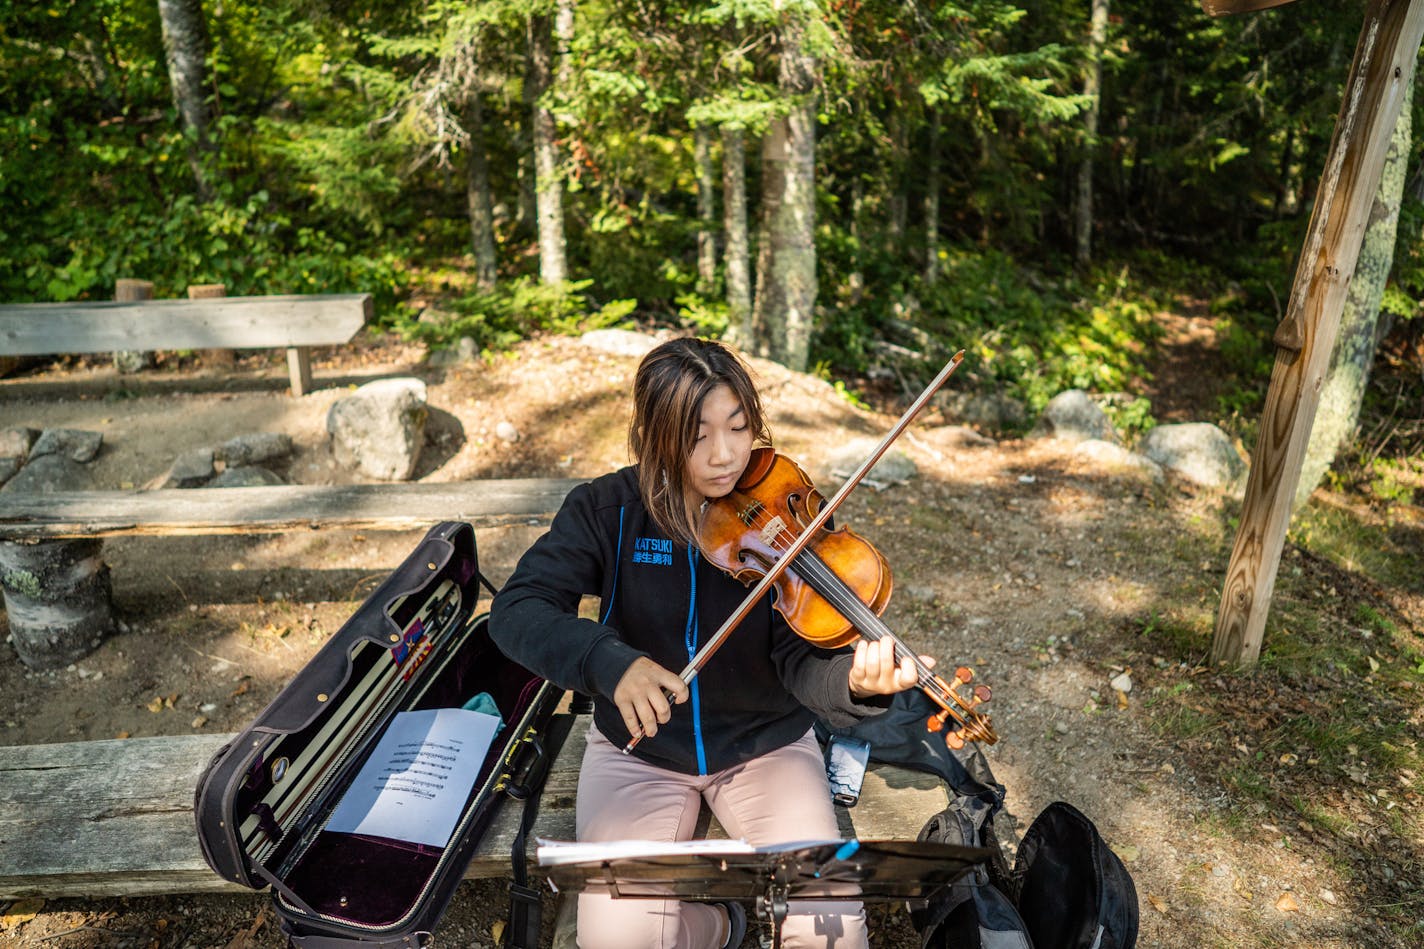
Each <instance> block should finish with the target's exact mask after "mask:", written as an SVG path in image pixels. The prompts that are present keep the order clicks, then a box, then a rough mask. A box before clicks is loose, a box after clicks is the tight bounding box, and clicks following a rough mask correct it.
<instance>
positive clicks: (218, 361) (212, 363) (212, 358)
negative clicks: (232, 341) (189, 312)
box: [188, 283, 237, 369]
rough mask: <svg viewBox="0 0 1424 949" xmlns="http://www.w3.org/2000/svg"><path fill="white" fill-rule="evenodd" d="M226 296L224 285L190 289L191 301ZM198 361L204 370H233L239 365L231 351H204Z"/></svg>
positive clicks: (204, 285)
mask: <svg viewBox="0 0 1424 949" xmlns="http://www.w3.org/2000/svg"><path fill="white" fill-rule="evenodd" d="M225 296H227V285H226V284H222V283H195V284H192V285H190V286H189V287H188V299H189V300H211V299H213V298H215V297H225ZM198 361H199V363H200V364H201V365H202V366H203V367H204V368H212V369H231V368H232V367H233V366H234V365H236V363H237V356H236V353H234V352H233V350H231V349H204V350H203V351H202V352H200V353H199V354H198Z"/></svg>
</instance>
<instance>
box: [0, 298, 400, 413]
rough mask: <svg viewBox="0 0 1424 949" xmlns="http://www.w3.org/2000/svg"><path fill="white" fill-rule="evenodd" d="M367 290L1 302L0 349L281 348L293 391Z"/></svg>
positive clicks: (346, 338) (306, 384) (340, 335)
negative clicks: (316, 348) (316, 352)
mask: <svg viewBox="0 0 1424 949" xmlns="http://www.w3.org/2000/svg"><path fill="white" fill-rule="evenodd" d="M372 314H373V305H372V302H371V295H370V294H369V293H352V294H326V295H306V296H263V297H211V298H205V299H192V300H140V301H125V302H95V303H21V304H9V305H3V306H0V356H47V355H56V354H61V353H104V352H118V351H124V350H156V349H169V350H172V349H285V350H287V369H288V373H289V375H290V377H291V383H292V394H293V395H305V394H306V393H307V392H310V391H311V386H312V375H311V347H312V346H335V345H340V344H342V343H347V342H350V341H351V338H352V337H353V336H355V335H356V334H357V332H359V331H360V329H361V327H362V326H364V325H365V324H366V321H367V320H369V319H370V318H371V316H372Z"/></svg>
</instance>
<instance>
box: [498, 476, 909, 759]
mask: <svg viewBox="0 0 1424 949" xmlns="http://www.w3.org/2000/svg"><path fill="white" fill-rule="evenodd" d="M746 593H747V588H746V587H744V586H743V585H742V584H741V583H740V582H739V581H737V580H735V579H733V578H732V577H729V576H728V575H727V574H725V573H723V572H722V571H721V570H719V569H718V568H717V567H715V566H714V565H712V564H710V563H708V562H707V561H706V560H704V559H703V558H702V557H701V555H700V554H699V553H698V551H697V550H696V548H689V547H688V546H686V545H684V544H681V543H678V542H677V541H674V540H669V539H668V538H667V537H666V536H665V535H664V534H663V532H662V531H661V530H659V529H658V527H657V525H656V524H654V522H653V519H652V517H651V516H650V515H649V514H648V512H647V510H646V509H645V508H644V506H643V502H642V498H641V496H640V494H639V491H638V478H637V471H636V469H634V468H624V469H622V470H620V471H616V472H613V473H612V474H608V475H604V476H603V477H601V478H599V479H597V480H595V481H592V482H590V483H587V484H581V485H579V486H578V487H576V488H574V489H573V490H572V491H571V492H569V495H568V497H567V498H566V499H565V500H564V504H563V507H562V508H561V509H560V510H559V513H558V514H557V515H556V516H555V517H554V522H553V525H552V526H551V527H550V529H549V532H548V533H547V534H545V535H544V536H543V537H541V538H539V540H538V541H536V542H535V543H534V546H532V547H530V548H529V550H528V551H527V552H526V553H525V554H524V556H523V557H521V558H520V560H519V566H518V567H517V568H516V569H515V571H514V575H513V576H512V577H511V578H510V579H509V582H508V583H506V584H505V586H504V588H503V589H502V590H500V592H499V595H498V596H496V597H495V599H494V605H493V607H492V608H491V612H490V634H491V636H492V637H493V638H494V641H495V643H496V644H497V645H498V646H499V648H500V649H501V650H503V651H504V652H505V654H506V655H508V656H509V657H510V658H512V659H513V660H514V661H516V662H518V663H520V664H521V665H523V666H525V667H526V668H528V669H529V670H530V671H532V672H534V673H536V674H538V675H541V676H543V677H544V678H546V679H548V680H549V681H551V682H553V683H554V684H556V685H559V686H562V687H564V688H568V689H574V690H577V691H579V692H583V693H585V694H587V695H591V696H593V700H594V721H595V722H596V723H597V725H598V728H599V730H600V731H601V732H603V734H604V735H606V736H607V737H608V739H609V740H610V741H612V742H613V743H614V744H616V745H619V746H622V745H625V744H626V743H627V742H628V740H629V734H628V730H627V729H626V728H625V727H624V725H623V718H622V716H621V715H619V714H618V709H617V707H616V706H615V705H614V704H613V700H612V697H613V690H614V688H616V687H617V685H618V682H619V680H620V679H622V677H623V673H624V672H626V671H627V669H628V667H629V666H630V665H632V663H633V661H634V660H635V659H637V658H638V657H639V656H647V657H649V658H651V659H652V660H653V661H654V662H656V663H658V665H660V666H662V667H664V668H665V669H669V670H671V671H672V672H674V673H676V672H681V671H682V669H683V668H684V667H685V666H686V665H687V664H688V662H689V660H691V658H692V656H693V655H694V654H696V652H697V650H698V649H699V648H700V647H701V646H702V644H703V643H705V642H706V641H707V639H708V638H710V637H711V636H712V635H713V634H714V633H715V632H716V631H717V630H718V629H719V628H720V627H721V625H722V621H723V620H724V619H725V618H726V617H727V616H729V615H731V613H732V611H733V610H734V609H736V607H737V606H738V605H739V604H740V603H741V602H742V600H743V599H744V598H745V597H746ZM584 594H590V595H593V596H597V597H599V598H600V601H601V602H600V606H599V610H598V617H599V618H598V620H597V621H595V620H592V619H583V618H580V617H579V615H578V610H579V603H580V600H581V598H582V597H583V595H584ZM770 599H771V598H770V597H767V598H765V599H764V600H763V601H762V602H760V603H758V604H757V605H756V606H755V607H754V608H753V609H752V610H751V612H750V613H749V614H748V615H747V617H746V619H744V620H743V621H742V623H741V624H740V625H739V626H738V627H737V628H736V629H735V630H734V631H733V632H732V634H731V635H730V636H729V637H728V639H727V641H726V642H725V643H723V645H722V647H721V648H720V649H719V650H717V652H716V653H715V654H713V656H712V658H711V659H710V660H708V662H707V664H706V665H705V666H703V668H702V671H701V672H700V673H699V674H698V676H697V677H696V678H695V679H693V681H692V686H691V696H690V698H689V699H688V701H687V702H686V703H684V704H682V705H675V706H673V712H672V720H671V721H669V722H668V723H667V724H665V725H659V726H658V733H657V735H656V736H654V737H652V738H645V739H643V740H642V741H640V742H639V743H638V745H637V747H636V748H635V749H634V751H633V753H634V754H636V755H637V756H638V757H640V758H643V759H644V760H646V761H649V762H652V763H655V764H657V765H659V766H661V767H664V768H668V769H671V770H674V771H681V772H684V773H687V774H708V773H711V772H714V771H721V770H723V769H725V768H728V767H731V766H732V765H736V764H740V763H742V762H744V761H748V760H750V759H752V758H755V757H757V756H759V755H762V754H765V753H766V752H768V751H772V750H774V749H776V748H780V747H782V746H784V745H788V744H790V743H791V742H793V741H795V740H797V739H798V738H800V737H801V736H802V735H804V734H805V733H806V730H807V729H808V728H810V727H811V723H812V721H813V720H814V719H815V717H817V716H819V717H821V718H822V719H824V720H825V721H826V722H827V723H829V724H830V725H831V726H832V727H843V726H846V725H849V724H851V723H852V722H854V721H855V720H856V719H858V718H861V717H863V716H865V715H872V714H876V713H878V712H880V711H883V710H884V708H885V707H886V705H887V704H888V700H889V697H888V696H874V697H872V698H870V699H869V700H868V701H865V702H861V701H857V700H856V699H854V698H853V697H852V696H851V694H850V687H849V684H848V679H849V675H850V664H851V654H850V650H849V649H841V650H836V651H831V650H825V649H821V648H819V647H817V646H814V645H812V644H811V643H809V642H807V641H806V640H804V639H802V638H801V637H799V636H797V635H796V634H795V633H794V632H792V631H791V629H790V627H788V626H787V625H786V622H785V620H784V619H782V617H781V614H780V613H777V612H776V611H774V610H773V609H772V608H771V605H770Z"/></svg>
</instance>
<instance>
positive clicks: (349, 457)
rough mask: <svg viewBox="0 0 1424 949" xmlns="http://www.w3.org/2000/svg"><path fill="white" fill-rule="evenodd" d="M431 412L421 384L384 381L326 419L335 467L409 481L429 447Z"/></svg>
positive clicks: (353, 397) (360, 392)
mask: <svg viewBox="0 0 1424 949" xmlns="http://www.w3.org/2000/svg"><path fill="white" fill-rule="evenodd" d="M428 417H429V410H428V408H427V407H426V401H425V383H424V382H421V381H420V380H419V379H413V378H408V377H407V378H398V379H381V380H378V381H376V382H370V383H367V384H366V385H364V386H362V387H361V388H359V389H357V390H356V391H355V392H353V393H352V394H351V395H348V396H346V397H345V398H343V399H338V400H337V401H336V402H335V403H333V404H332V406H331V409H330V411H328V412H327V415H326V430H327V432H328V433H329V434H330V435H331V451H332V455H333V456H334V457H335V458H336V462H337V464H339V465H342V466H344V467H347V468H352V469H354V470H356V471H359V472H360V473H361V474H363V475H365V476H366V477H368V478H374V479H376V480H378V481H405V480H407V479H409V478H410V476H411V475H412V474H413V473H414V472H415V465H416V462H418V461H419V460H420V449H421V447H422V446H423V445H424V444H425V422H426V419H427V418H428Z"/></svg>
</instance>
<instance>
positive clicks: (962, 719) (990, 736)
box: [924, 666, 999, 751]
mask: <svg viewBox="0 0 1424 949" xmlns="http://www.w3.org/2000/svg"><path fill="white" fill-rule="evenodd" d="M934 679H935V680H936V684H937V685H938V686H939V688H938V689H931V688H928V687H926V688H925V689H924V691H925V694H926V695H928V696H929V697H930V698H931V699H933V700H934V701H935V702H937V703H939V705H940V710H939V711H938V712H936V713H935V714H933V715H931V716H930V717H929V719H928V720H926V722H925V729H926V730H927V731H932V732H937V731H940V730H942V729H943V728H944V724H945V722H947V721H948V720H949V719H950V718H951V717H953V718H954V720H955V721H957V722H959V725H960V727H959V728H958V729H956V730H955V731H952V732H948V733H946V734H945V736H944V743H945V744H946V745H948V746H949V747H950V748H952V749H954V750H955V751H958V750H959V749H961V748H963V747H964V745H965V743H966V742H970V741H976V742H983V743H984V744H986V745H992V744H994V743H995V742H997V741H998V740H999V736H998V735H997V734H996V733H995V732H994V726H993V725H992V724H990V722H989V716H987V715H985V714H984V713H983V712H981V711H979V706H981V705H983V704H985V703H986V702H988V701H989V700H990V699H991V698H993V692H992V691H991V690H990V689H989V687H988V686H987V685H976V686H975V687H974V688H973V689H972V690H971V691H970V693H969V697H968V698H965V697H964V696H963V695H962V694H961V690H962V687H963V686H966V685H968V684H969V683H970V682H971V681H973V679H974V670H973V669H971V668H969V667H968V666H960V667H959V668H958V669H955V670H954V682H953V683H949V682H945V681H944V679H943V678H941V677H940V676H935V677H934ZM954 705H957V706H958V708H953V707H952V706H954Z"/></svg>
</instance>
